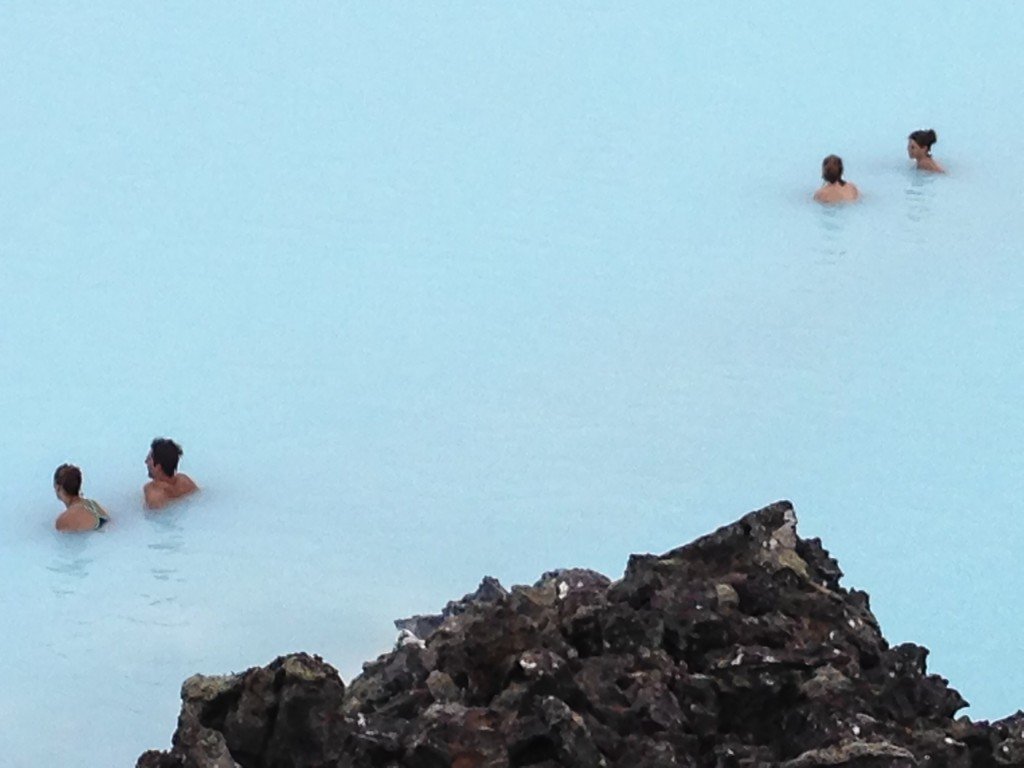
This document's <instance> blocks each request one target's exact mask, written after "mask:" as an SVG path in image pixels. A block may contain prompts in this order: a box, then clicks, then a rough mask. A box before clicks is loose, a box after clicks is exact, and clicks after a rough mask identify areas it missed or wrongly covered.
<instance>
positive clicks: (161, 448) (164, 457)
mask: <svg viewBox="0 0 1024 768" xmlns="http://www.w3.org/2000/svg"><path fill="white" fill-rule="evenodd" d="M149 449H150V451H151V452H152V453H153V463H154V464H158V465H159V466H160V469H162V470H163V471H164V474H166V475H167V476H168V477H170V476H172V475H174V473H175V472H177V471H178V459H180V458H181V454H182V450H181V446H180V445H178V444H177V443H176V442H174V441H173V440H169V439H168V438H166V437H157V438H154V440H153V442H152V443H150V445H149Z"/></svg>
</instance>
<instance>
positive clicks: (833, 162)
mask: <svg viewBox="0 0 1024 768" xmlns="http://www.w3.org/2000/svg"><path fill="white" fill-rule="evenodd" d="M821 178H823V179H824V180H825V181H827V182H828V183H829V184H835V183H836V182H838V183H839V184H845V183H846V182H845V181H843V158H841V157H839V155H829V156H828V157H826V158H825V159H824V160H822V161H821Z"/></svg>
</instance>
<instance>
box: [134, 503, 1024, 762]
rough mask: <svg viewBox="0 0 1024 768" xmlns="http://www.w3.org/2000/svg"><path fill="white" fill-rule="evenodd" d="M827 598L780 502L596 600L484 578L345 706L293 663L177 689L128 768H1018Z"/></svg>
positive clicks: (914, 664) (859, 620)
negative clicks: (170, 733) (170, 722)
mask: <svg viewBox="0 0 1024 768" xmlns="http://www.w3.org/2000/svg"><path fill="white" fill-rule="evenodd" d="M841 577H842V572H841V571H840V569H839V566H838V564H837V563H836V561H835V560H833V559H832V558H831V557H830V556H829V554H828V552H827V551H826V550H825V549H824V548H823V547H822V545H821V542H820V541H819V540H817V539H809V540H805V539H801V538H799V536H798V535H797V531H796V516H795V514H794V511H793V508H792V506H791V505H790V504H789V503H788V502H778V503H776V504H773V505H771V506H769V507H765V508H764V509H761V510H758V511H756V512H752V513H750V514H748V515H745V516H744V517H742V518H741V519H740V520H738V521H736V522H735V523H733V524H731V525H727V526H724V527H722V528H720V529H719V530H717V531H715V532H714V533H711V534H709V535H707V536H703V537H701V538H699V539H697V540H696V541H694V542H693V543H691V544H688V545H686V546H683V547H679V548H677V549H674V550H671V551H670V552H667V553H665V554H663V555H657V556H655V555H633V556H632V557H630V558H629V562H628V564H627V566H626V571H625V574H624V575H623V577H622V579H620V580H619V581H617V582H614V583H613V582H611V581H609V579H607V578H606V577H604V576H602V575H601V574H599V573H595V572H593V571H588V570H583V569H568V570H557V571H550V572H548V573H545V574H544V575H543V576H542V577H541V578H540V580H539V581H537V583H536V584H534V585H532V586H517V587H513V588H512V589H511V590H505V589H504V588H503V587H502V586H501V585H500V584H499V583H498V582H497V581H496V580H494V579H490V578H486V579H484V581H483V583H481V585H480V588H479V589H478V590H476V591H475V592H474V593H472V594H469V595H466V596H465V597H464V598H462V599H461V600H458V601H453V602H451V603H449V604H448V605H447V606H446V607H445V609H444V610H443V611H442V612H441V613H440V614H435V615H421V616H415V617H412V618H410V619H403V620H400V621H397V622H395V623H396V626H397V627H398V628H399V630H401V635H400V638H399V642H398V643H397V644H396V647H395V649H394V650H393V651H391V652H390V653H387V654H384V655H382V656H380V657H379V658H378V659H376V660H375V661H372V662H369V663H367V664H365V665H364V667H363V673H362V674H361V675H359V676H358V677H357V678H356V679H354V680H353V681H352V682H351V684H350V685H349V686H348V687H347V688H346V687H345V686H344V684H343V683H342V681H341V679H340V677H339V676H338V674H337V672H336V671H335V670H334V669H333V668H332V667H330V666H329V665H328V664H326V663H325V662H323V660H321V659H319V658H317V657H310V656H307V655H305V654H296V655H292V656H285V657H281V658H279V659H277V660H276V661H274V662H273V663H271V664H270V665H268V666H267V667H262V668H254V669H250V670H248V671H247V672H244V673H242V674H238V675H230V676H226V677H203V676H195V677H193V678H190V679H189V680H188V681H186V683H185V685H184V686H183V689H182V701H183V704H182V711H181V715H180V717H179V720H178V729H177V731H176V732H175V735H174V739H173V746H172V749H171V750H170V751H169V752H163V753H160V752H147V753H146V754H144V755H143V756H142V757H141V758H140V759H139V761H138V768H171V766H174V767H175V768H234V766H236V765H237V766H241V768H291V767H293V766H294V768H328V767H332V768H378V767H379V768H385V767H389V768H394V767H396V766H409V767H410V768H435V766H436V767H437V768H450V767H453V768H518V767H519V766H536V768H553V767H554V766H569V767H572V768H595V767H597V766H609V768H646V767H647V766H650V767H651V768H660V767H661V766H664V767H665V768H668V767H669V766H693V767H695V768H696V767H698V766H699V767H701V768H703V767H707V768H730V767H731V766H736V767H739V766H778V767H779V768H813V767H815V766H847V767H848V768H897V767H900V768H902V767H904V766H929V767H934V768H940V767H945V768H968V767H971V766H986V767H988V766H1006V765H1021V766H1024V715H1022V714H1020V713H1018V714H1017V715H1015V716H1013V717H1011V718H1007V719H1006V720H1002V721H1000V722H997V723H993V724H989V723H986V722H980V723H972V722H971V721H970V720H969V719H968V718H966V717H961V718H959V719H956V720H954V719H953V718H954V716H955V715H956V713H957V712H958V711H959V710H960V709H961V708H962V707H964V706H966V702H965V701H964V700H963V699H962V698H961V697H960V695H959V694H958V693H957V692H956V691H955V690H953V689H952V688H950V687H949V686H948V684H947V681H946V680H944V679H943V678H941V677H939V676H938V675H930V674H928V672H927V668H926V658H927V654H928V651H927V650H926V649H925V648H922V647H920V646H917V645H913V644H910V643H906V644H903V645H899V646H896V647H890V646H889V645H888V643H886V641H885V639H884V638H883V636H882V634H881V631H880V629H879V627H878V622H877V621H876V620H875V617H874V616H873V615H872V613H871V610H870V606H869V601H868V596H867V595H866V594H865V593H863V592H858V591H855V590H854V591H849V590H846V589H844V588H843V587H841V586H840V579H841Z"/></svg>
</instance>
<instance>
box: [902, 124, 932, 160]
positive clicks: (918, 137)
mask: <svg viewBox="0 0 1024 768" xmlns="http://www.w3.org/2000/svg"><path fill="white" fill-rule="evenodd" d="M907 138H908V139H910V140H911V141H912V142H914V143H915V144H917V146H919V147H924V148H925V149H927V150H928V154H931V152H932V144H934V143H935V142H937V141H938V140H939V137H938V136H937V135H936V134H935V131H933V130H932V129H931V128H929V129H927V130H920V131H914V132H913V133H912V134H910V135H909V136H907Z"/></svg>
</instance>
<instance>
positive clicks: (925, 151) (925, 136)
mask: <svg viewBox="0 0 1024 768" xmlns="http://www.w3.org/2000/svg"><path fill="white" fill-rule="evenodd" d="M938 140H939V137H938V136H936V135H935V131H933V130H932V129H931V128H928V129H927V130H920V131H914V132H913V133H912V134H910V135H909V136H907V154H908V155H910V159H911V160H914V161H915V162H917V169H918V170H919V171H931V172H932V173H945V172H946V169H945V168H943V167H942V166H941V165H939V164H938V163H937V162H935V160H934V159H933V158H932V144H934V143H935V142H937V141H938Z"/></svg>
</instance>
